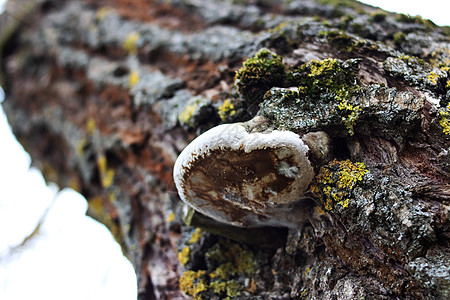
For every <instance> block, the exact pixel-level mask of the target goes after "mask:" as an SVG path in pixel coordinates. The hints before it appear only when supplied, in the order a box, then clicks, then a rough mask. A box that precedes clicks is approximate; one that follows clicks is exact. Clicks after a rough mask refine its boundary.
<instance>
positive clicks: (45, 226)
mask: <svg viewBox="0 0 450 300" xmlns="http://www.w3.org/2000/svg"><path fill="white" fill-rule="evenodd" d="M2 2H3V0H0V13H1V11H2V8H1V3H2ZM362 2H365V3H368V4H371V5H374V6H379V7H381V8H383V9H386V10H390V11H395V12H401V13H405V14H410V15H417V14H418V15H421V16H422V17H424V18H429V19H431V20H432V21H433V22H435V23H436V24H438V25H450V15H449V11H450V10H449V7H450V5H449V4H447V3H450V2H449V1H448V0H427V1H411V0H368V1H362ZM2 93H3V92H2V91H1V89H0V102H1V101H2V99H3V95H2ZM30 163H31V162H30V157H29V155H28V154H27V153H25V152H24V150H23V148H22V147H21V146H20V145H19V144H18V143H17V141H16V139H15V138H14V136H13V135H12V134H11V131H10V129H9V126H8V124H7V121H6V117H5V115H4V113H3V110H2V108H1V105H0V299H2V300H3V299H8V300H10V299H11V300H12V299H46V300H53V299H58V300H59V299H111V300H113V299H118V300H119V299H120V300H128V299H136V297H137V289H136V276H135V273H134V270H133V268H132V266H131V264H130V263H129V261H128V260H126V258H125V257H124V256H123V255H122V252H121V249H120V247H119V245H118V244H117V243H116V242H115V241H114V239H113V237H112V236H111V234H110V232H109V231H108V230H107V229H106V227H105V226H103V225H102V224H100V223H98V222H96V221H94V220H93V219H91V218H89V217H87V216H86V215H85V214H86V209H87V202H86V200H85V199H84V198H83V197H82V196H81V195H79V194H77V193H76V192H74V191H73V190H70V189H65V190H63V191H60V192H58V190H57V187H54V186H53V187H52V186H50V187H49V186H47V185H46V184H45V182H44V180H43V178H42V175H41V174H40V172H39V171H38V170H36V169H33V168H32V169H30ZM40 220H43V222H42V223H41V226H40V227H39V232H38V234H37V235H35V237H34V238H32V239H29V240H28V241H26V243H25V244H24V245H21V244H22V243H23V242H24V239H25V238H26V237H27V236H29V235H30V234H31V233H32V232H33V230H35V228H36V226H37V224H38V223H39V221H40Z"/></svg>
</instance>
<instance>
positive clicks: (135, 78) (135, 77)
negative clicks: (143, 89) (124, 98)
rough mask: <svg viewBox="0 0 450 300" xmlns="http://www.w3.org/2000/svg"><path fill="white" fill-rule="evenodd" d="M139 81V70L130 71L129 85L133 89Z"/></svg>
mask: <svg viewBox="0 0 450 300" xmlns="http://www.w3.org/2000/svg"><path fill="white" fill-rule="evenodd" d="M138 82H139V72H138V71H137V70H133V71H131V72H130V75H129V76H128V87H129V88H130V89H131V88H132V87H133V86H135V85H136V84H137V83H138Z"/></svg>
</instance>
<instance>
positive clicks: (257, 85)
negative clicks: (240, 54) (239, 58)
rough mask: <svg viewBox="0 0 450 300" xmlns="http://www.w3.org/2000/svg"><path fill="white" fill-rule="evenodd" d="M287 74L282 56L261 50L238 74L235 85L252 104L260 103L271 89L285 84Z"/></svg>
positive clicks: (245, 63) (246, 62)
mask: <svg viewBox="0 0 450 300" xmlns="http://www.w3.org/2000/svg"><path fill="white" fill-rule="evenodd" d="M285 76H286V72H285V68H284V64H283V62H282V58H281V56H278V55H277V54H275V53H273V52H271V51H269V50H261V51H259V52H258V53H257V54H256V55H255V56H253V57H250V58H249V59H247V60H246V61H245V62H244V64H243V67H242V68H241V69H239V70H238V71H237V72H236V77H235V85H236V86H237V88H238V91H239V93H240V94H241V95H242V96H243V97H244V98H245V99H246V100H247V101H248V102H250V103H259V102H260V101H261V100H262V99H263V96H264V94H265V92H267V91H268V90H269V89H270V88H271V87H274V86H280V85H282V84H283V81H284V79H285Z"/></svg>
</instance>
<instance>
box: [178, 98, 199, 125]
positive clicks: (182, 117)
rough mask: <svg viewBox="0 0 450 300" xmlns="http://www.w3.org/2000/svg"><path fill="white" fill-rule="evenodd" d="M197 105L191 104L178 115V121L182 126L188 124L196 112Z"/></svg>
mask: <svg viewBox="0 0 450 300" xmlns="http://www.w3.org/2000/svg"><path fill="white" fill-rule="evenodd" d="M197 106H198V103H193V104H190V105H188V106H186V108H185V109H184V110H183V112H182V113H181V114H179V115H178V121H180V123H183V124H188V123H189V122H190V121H191V118H192V116H193V115H194V113H195V111H196V110H197Z"/></svg>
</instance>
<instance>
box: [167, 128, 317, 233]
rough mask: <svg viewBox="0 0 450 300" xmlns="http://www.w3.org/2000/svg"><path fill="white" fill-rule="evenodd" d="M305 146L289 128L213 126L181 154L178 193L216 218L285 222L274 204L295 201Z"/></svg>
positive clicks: (303, 175)
mask: <svg viewBox="0 0 450 300" xmlns="http://www.w3.org/2000/svg"><path fill="white" fill-rule="evenodd" d="M307 151H308V147H307V146H306V145H305V144H304V143H303V142H302V140H301V139H300V137H299V136H298V135H296V134H294V133H292V132H288V131H284V132H283V131H276V130H275V131H271V132H269V133H260V132H256V133H248V132H247V131H246V129H245V126H243V125H241V124H226V125H221V126H217V127H215V128H213V129H211V130H210V131H208V132H206V133H204V134H203V135H201V136H199V137H198V138H197V139H195V140H194V141H193V142H192V143H191V144H190V145H189V146H188V147H186V149H185V150H184V151H183V152H182V153H181V154H180V156H179V158H178V160H177V162H176V164H175V169H174V178H175V183H176V185H177V189H178V192H179V195H180V198H181V199H182V200H183V201H184V202H185V203H187V204H189V205H191V206H192V207H194V209H196V210H198V211H200V212H202V213H204V214H205V215H208V216H210V217H212V218H214V219H216V220H218V221H221V222H225V223H229V224H232V225H237V226H242V227H259V226H265V225H273V224H276V225H286V224H283V220H274V218H275V219H276V217H275V215H276V214H274V212H275V211H276V210H277V209H283V207H286V206H289V205H291V204H293V203H295V202H297V201H298V200H299V199H300V198H301V196H302V194H303V193H304V192H305V190H306V189H307V187H308V185H309V183H310V181H311V179H312V177H313V176H314V172H313V168H312V166H311V164H310V162H309V160H308V158H307V157H306V153H307Z"/></svg>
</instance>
